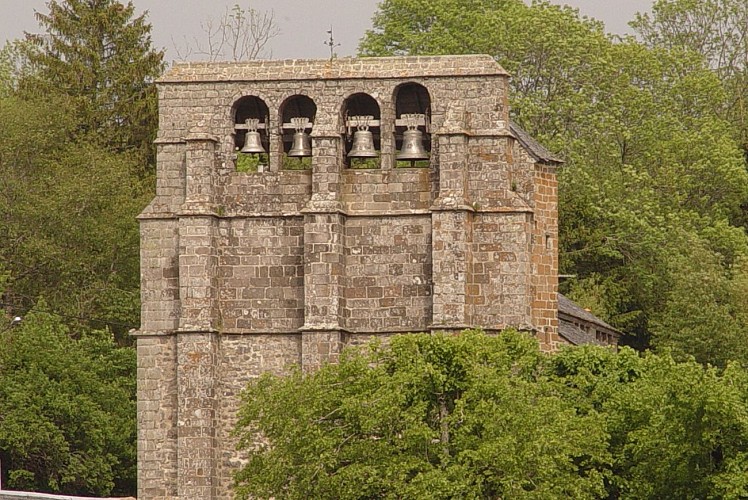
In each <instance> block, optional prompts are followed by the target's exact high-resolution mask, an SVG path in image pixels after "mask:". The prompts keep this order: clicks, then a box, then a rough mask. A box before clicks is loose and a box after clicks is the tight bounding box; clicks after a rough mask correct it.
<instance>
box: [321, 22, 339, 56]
mask: <svg viewBox="0 0 748 500" xmlns="http://www.w3.org/2000/svg"><path fill="white" fill-rule="evenodd" d="M327 33H329V34H330V39H329V40H325V41H324V42H322V43H324V44H325V45H327V46H329V47H330V60H331V61H332V60H333V59H335V47H340V44H339V43H335V38H334V37H333V36H332V25H330V29H329V30H327Z"/></svg>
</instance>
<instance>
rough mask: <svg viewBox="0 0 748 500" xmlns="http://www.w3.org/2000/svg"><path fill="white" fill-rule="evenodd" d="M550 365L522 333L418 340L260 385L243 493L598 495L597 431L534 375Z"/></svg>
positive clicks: (405, 339)
mask: <svg viewBox="0 0 748 500" xmlns="http://www.w3.org/2000/svg"><path fill="white" fill-rule="evenodd" d="M543 359H544V358H543V356H542V355H541V354H540V352H539V350H538V346H537V342H536V341H535V340H534V339H531V338H529V337H527V336H525V335H523V334H519V333H512V332H505V333H504V334H502V335H501V336H499V337H489V336H486V335H484V334H482V333H479V332H463V333H462V334H461V335H457V336H448V335H426V334H417V335H416V334H414V335H405V336H398V337H395V338H393V339H392V341H391V344H390V345H389V346H387V347H382V346H374V347H372V348H371V349H368V350H367V349H364V350H362V351H357V352H353V351H348V352H347V353H346V355H344V356H343V358H342V360H341V362H340V364H338V365H327V366H325V367H323V368H322V369H321V370H319V371H318V372H315V373H313V374H309V375H302V374H301V373H300V372H298V371H296V372H294V373H292V374H291V375H289V376H286V377H273V376H270V375H265V376H263V377H262V378H260V379H259V380H258V381H256V382H255V383H253V384H251V385H250V387H249V388H248V390H247V392H246V393H245V395H244V397H243V407H242V410H241V413H240V423H239V432H240V436H241V438H242V444H241V446H242V448H244V449H245V450H246V451H247V452H248V453H249V461H248V463H247V465H246V466H245V467H243V468H242V469H241V471H239V473H238V474H237V476H236V481H237V485H238V488H237V495H238V496H239V497H240V498H248V497H250V496H253V497H262V498H268V497H273V496H275V497H279V496H282V497H283V498H348V499H351V498H569V497H570V498H599V497H600V496H602V495H603V493H604V482H603V479H604V476H605V474H604V464H605V463H606V462H607V461H608V460H609V457H608V456H607V453H606V451H605V434H604V432H603V431H602V429H603V425H602V422H601V421H600V420H599V418H598V416H597V415H595V414H593V413H589V414H588V415H585V416H579V415H577V414H576V412H575V410H574V408H573V407H572V406H571V405H570V404H569V403H567V402H564V401H563V399H561V398H560V397H559V396H558V393H557V392H556V391H555V387H554V386H553V385H549V384H546V383H545V382H544V380H543V378H542V377H539V376H538V374H539V371H540V370H541V368H542V365H543ZM258 433H260V434H261V435H262V436H263V440H262V441H261V442H262V443H264V444H258V441H257V439H258Z"/></svg>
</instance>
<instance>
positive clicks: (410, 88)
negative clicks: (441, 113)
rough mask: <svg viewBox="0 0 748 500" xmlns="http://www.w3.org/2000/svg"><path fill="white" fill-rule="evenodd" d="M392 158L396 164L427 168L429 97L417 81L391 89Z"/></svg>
mask: <svg viewBox="0 0 748 500" xmlns="http://www.w3.org/2000/svg"><path fill="white" fill-rule="evenodd" d="M394 98H395V99H394V100H395V150H396V154H395V160H396V166H397V167H428V166H429V165H430V156H431V97H430V96H429V91H428V90H427V89H426V87H424V86H423V85H420V84H418V83H412V82H410V83H404V84H402V85H399V86H398V87H397V88H396V89H395V95H394Z"/></svg>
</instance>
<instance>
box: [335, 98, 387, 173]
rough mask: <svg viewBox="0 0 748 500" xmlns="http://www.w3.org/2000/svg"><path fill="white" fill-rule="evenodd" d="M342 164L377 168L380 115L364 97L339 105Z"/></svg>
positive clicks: (376, 106) (352, 166)
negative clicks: (341, 120)
mask: <svg viewBox="0 0 748 500" xmlns="http://www.w3.org/2000/svg"><path fill="white" fill-rule="evenodd" d="M343 117H344V120H345V121H344V124H345V161H346V165H347V166H348V167H349V168H379V167H380V160H379V152H380V151H381V147H382V141H381V126H380V124H381V112H380V110H379V104H377V101H376V100H375V99H374V98H373V97H371V96H370V95H368V94H363V93H359V94H353V95H351V96H349V97H348V98H347V99H346V100H345V102H344V103H343Z"/></svg>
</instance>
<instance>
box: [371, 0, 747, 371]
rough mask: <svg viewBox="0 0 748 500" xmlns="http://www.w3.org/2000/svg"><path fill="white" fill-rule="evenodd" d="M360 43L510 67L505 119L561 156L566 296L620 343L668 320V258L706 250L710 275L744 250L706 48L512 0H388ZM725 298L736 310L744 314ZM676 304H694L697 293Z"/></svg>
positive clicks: (737, 182)
mask: <svg viewBox="0 0 748 500" xmlns="http://www.w3.org/2000/svg"><path fill="white" fill-rule="evenodd" d="M360 51H361V52H362V54H364V55H393V54H438V53H487V54H491V55H492V56H493V57H494V58H495V59H496V60H497V61H498V62H499V63H500V64H501V65H502V66H503V67H504V68H506V69H507V70H508V71H509V72H510V73H511V74H512V78H511V80H510V83H511V86H512V91H513V92H512V93H511V94H510V102H511V105H512V115H513V119H514V120H516V121H517V122H519V124H520V125H521V126H522V127H523V128H525V129H526V130H528V131H529V132H530V133H532V134H533V135H535V136H536V137H537V138H538V139H539V140H541V142H543V143H544V144H546V145H547V146H549V147H550V148H551V149H552V150H554V151H557V152H558V153H559V154H560V155H561V156H562V157H564V158H565V160H566V163H565V165H564V166H563V167H562V168H561V169H560V170H559V204H560V205H559V226H560V227H559V229H560V242H559V253H560V269H561V273H562V274H567V275H573V276H575V278H574V279H571V280H567V281H565V282H563V283H562V287H563V289H564V292H565V293H568V294H569V295H570V296H571V297H572V298H573V299H574V300H577V301H578V302H580V303H581V304H582V305H584V306H585V307H588V308H591V309H592V310H593V311H594V312H595V313H597V314H599V315H600V316H602V317H604V318H606V319H607V320H608V321H609V322H610V323H612V324H613V325H615V326H617V327H619V328H620V329H622V330H623V331H624V332H625V333H626V334H627V335H626V336H625V337H624V342H625V343H628V344H631V345H635V346H637V347H640V348H646V347H648V346H649V345H650V340H651V337H652V335H653V334H655V333H656V334H658V335H659V334H663V331H662V329H661V328H660V327H662V326H663V325H665V324H672V325H673V326H675V323H668V321H666V320H665V319H664V317H663V315H669V314H670V313H668V312H666V311H668V310H669V309H668V301H670V300H675V295H674V294H670V293H669V290H670V289H671V287H672V286H673V284H675V283H677V282H678V273H680V272H686V268H685V267H684V265H683V262H682V261H679V262H675V260H676V259H674V257H675V256H677V255H695V254H694V253H693V252H692V249H694V248H701V249H704V251H705V252H707V253H708V254H709V260H710V261H713V262H717V263H718V266H717V268H710V269H712V270H713V271H715V272H719V273H720V276H727V275H728V274H729V269H730V266H731V265H732V263H733V262H735V257H736V256H739V255H740V254H744V253H745V252H746V250H748V239H746V237H745V233H744V232H743V231H742V230H740V229H738V228H737V227H736V225H738V224H740V223H741V222H742V220H743V210H742V207H743V206H744V205H745V204H746V202H748V175H746V169H745V165H744V161H743V158H742V155H741V151H740V149H739V148H738V146H737V144H736V143H735V141H734V140H733V139H732V136H733V135H734V134H733V129H732V128H731V124H730V123H729V122H728V121H727V120H725V119H724V118H723V116H722V115H721V110H722V109H724V106H725V102H726V101H725V99H726V97H725V96H726V93H725V91H724V88H723V86H722V82H721V81H720V79H719V78H718V75H716V74H715V73H714V72H713V71H711V70H710V68H709V67H708V66H707V65H706V64H705V62H704V59H703V58H702V57H701V56H699V55H697V54H694V53H693V52H689V51H686V50H682V49H679V50H666V49H665V48H662V47H650V46H646V45H644V44H641V43H638V42H637V41H636V40H634V39H632V38H628V39H624V40H620V39H617V40H614V39H612V38H610V37H607V36H606V35H605V34H604V32H603V27H602V25H601V24H600V23H598V22H596V21H594V20H589V19H582V18H580V17H579V13H578V12H577V11H575V10H573V9H570V8H565V7H559V6H555V5H551V4H549V3H548V2H545V1H534V2H533V3H532V5H530V6H528V5H525V4H524V3H523V2H521V1H519V0H502V1H495V0H471V2H469V3H468V4H467V5H463V4H462V3H459V4H458V3H456V2H451V1H449V0H441V1H436V2H424V1H421V0H386V1H384V2H382V3H381V4H380V7H379V11H378V12H377V14H376V15H375V18H374V29H373V30H371V31H369V32H367V34H366V36H365V37H364V39H363V40H362V42H361V45H360ZM715 235H719V237H717V238H713V237H714V236H715ZM712 241H730V242H731V244H730V245H728V246H722V245H719V244H712ZM714 279H715V280H716V281H719V282H722V281H720V280H721V278H719V279H718V278H717V277H715V278H714ZM716 281H715V282H716ZM728 281H729V280H728ZM728 295H729V294H728ZM720 296H725V295H724V294H722V295H720ZM730 297H731V298H730V299H729V300H731V301H732V302H731V303H730V304H723V305H725V306H726V307H727V308H728V309H731V310H732V311H733V312H732V313H731V317H737V316H739V315H740V314H743V313H744V311H743V312H741V311H738V310H737V309H738V308H740V307H744V304H742V305H741V304H738V303H737V302H736V301H735V298H734V295H730ZM681 298H682V299H684V300H687V301H690V305H689V306H688V307H687V308H686V309H688V310H690V311H696V310H699V301H700V298H699V297H698V296H697V295H694V294H690V295H681ZM711 298H712V300H717V295H712V296H711ZM683 306H684V304H681V307H683ZM713 306H714V307H717V305H716V304H709V305H708V306H707V307H705V308H704V309H710V308H712V307H713ZM681 310H684V309H681ZM670 317H671V318H672V317H673V316H670ZM655 324H656V325H657V326H658V327H657V328H654V329H653V325H655ZM655 330H657V331H656V332H655ZM692 334H693V335H694V336H695V335H704V334H705V332H704V330H700V331H699V332H698V333H697V331H696V330H692ZM694 340H697V339H694ZM698 343H699V342H698V341H697V342H689V341H688V339H687V338H686V337H685V336H684V337H682V340H681V341H680V344H681V347H683V348H684V349H685V350H684V351H683V353H684V354H695V355H696V354H697V355H698V357H699V359H701V360H704V361H705V362H708V361H709V359H706V358H705V357H704V351H701V352H700V353H697V352H695V351H693V352H689V351H688V350H687V349H686V347H687V346H688V345H689V344H691V345H697V344H698ZM713 352H716V351H713ZM734 354H735V356H738V357H739V356H741V355H740V354H738V353H734ZM712 361H714V362H716V363H720V364H723V363H724V362H725V358H724V357H721V358H720V359H719V360H717V359H714V360H712Z"/></svg>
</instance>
